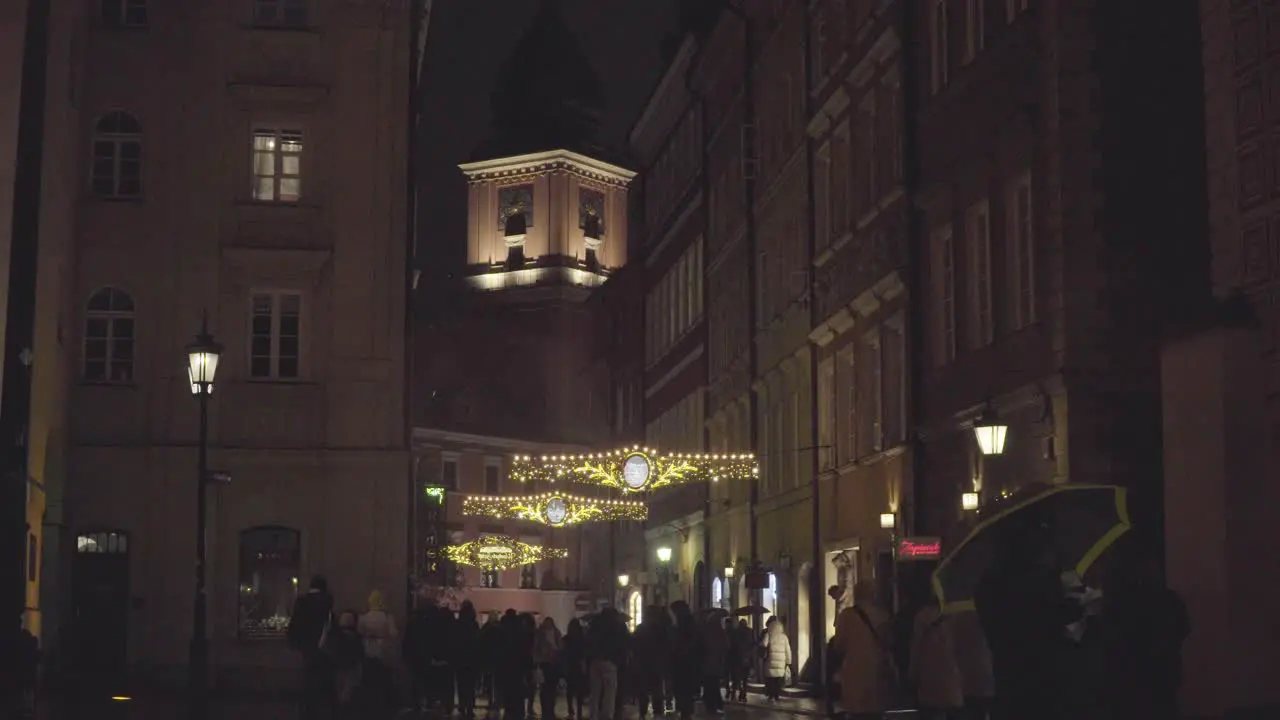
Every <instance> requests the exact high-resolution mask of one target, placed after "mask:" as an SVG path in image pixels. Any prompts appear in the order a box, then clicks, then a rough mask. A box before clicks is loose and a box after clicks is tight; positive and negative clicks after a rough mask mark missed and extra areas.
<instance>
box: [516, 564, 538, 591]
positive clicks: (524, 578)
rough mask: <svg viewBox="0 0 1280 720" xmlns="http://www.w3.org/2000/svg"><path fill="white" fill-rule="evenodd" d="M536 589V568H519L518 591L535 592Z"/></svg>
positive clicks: (531, 566) (523, 566) (534, 566)
mask: <svg viewBox="0 0 1280 720" xmlns="http://www.w3.org/2000/svg"><path fill="white" fill-rule="evenodd" d="M537 587H538V566H536V565H522V566H520V589H521V590H535V589H537Z"/></svg>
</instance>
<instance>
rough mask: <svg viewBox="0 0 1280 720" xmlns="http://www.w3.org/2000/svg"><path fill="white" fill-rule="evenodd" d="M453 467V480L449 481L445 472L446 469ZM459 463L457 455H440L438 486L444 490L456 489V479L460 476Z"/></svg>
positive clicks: (448, 453)
mask: <svg viewBox="0 0 1280 720" xmlns="http://www.w3.org/2000/svg"><path fill="white" fill-rule="evenodd" d="M450 465H452V466H453V479H452V481H450V478H449V477H448V475H449V473H447V472H445V470H446V468H448V467H449V466H450ZM460 470H461V463H460V457H459V456H458V454H457V453H450V452H447V453H441V455H440V485H441V487H443V488H444V489H446V490H457V489H458V482H459V480H458V477H459V475H460Z"/></svg>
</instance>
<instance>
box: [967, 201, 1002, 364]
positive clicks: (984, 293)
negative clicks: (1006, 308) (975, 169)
mask: <svg viewBox="0 0 1280 720" xmlns="http://www.w3.org/2000/svg"><path fill="white" fill-rule="evenodd" d="M965 225H966V227H967V228H968V232H967V235H968V237H967V238H966V244H967V245H968V250H969V278H970V282H969V317H970V321H971V325H970V332H969V341H970V343H969V346H970V347H973V348H979V347H985V346H987V345H990V344H991V343H992V342H993V341H994V340H995V319H994V318H993V317H992V307H991V285H992V281H991V212H990V208H989V206H988V205H987V201H985V200H983V201H982V202H980V203H978V204H976V205H974V206H973V207H971V208H969V212H968V213H967V218H966V222H965Z"/></svg>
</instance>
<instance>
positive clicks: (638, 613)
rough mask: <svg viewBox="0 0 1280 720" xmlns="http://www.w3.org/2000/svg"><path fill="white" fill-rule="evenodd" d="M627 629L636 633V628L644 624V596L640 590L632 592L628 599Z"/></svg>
mask: <svg viewBox="0 0 1280 720" xmlns="http://www.w3.org/2000/svg"><path fill="white" fill-rule="evenodd" d="M627 615H628V616H629V617H628V618H627V627H628V628H630V629H631V632H635V630H636V626H638V625H639V624H640V623H642V622H644V595H641V594H640V591H639V590H632V591H631V597H629V598H628V599H627Z"/></svg>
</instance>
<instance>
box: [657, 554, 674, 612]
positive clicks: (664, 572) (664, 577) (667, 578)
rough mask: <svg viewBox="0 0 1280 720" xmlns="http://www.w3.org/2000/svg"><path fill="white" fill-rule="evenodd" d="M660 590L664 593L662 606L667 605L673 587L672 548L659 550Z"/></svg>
mask: <svg viewBox="0 0 1280 720" xmlns="http://www.w3.org/2000/svg"><path fill="white" fill-rule="evenodd" d="M657 555H658V589H659V590H661V591H662V603H661V604H662V605H664V606H665V605H666V604H667V592H668V591H669V590H670V585H671V567H670V565H668V563H670V562H671V548H670V547H667V546H666V545H663V546H662V547H660V548H658V552H657Z"/></svg>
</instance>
